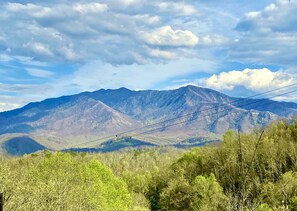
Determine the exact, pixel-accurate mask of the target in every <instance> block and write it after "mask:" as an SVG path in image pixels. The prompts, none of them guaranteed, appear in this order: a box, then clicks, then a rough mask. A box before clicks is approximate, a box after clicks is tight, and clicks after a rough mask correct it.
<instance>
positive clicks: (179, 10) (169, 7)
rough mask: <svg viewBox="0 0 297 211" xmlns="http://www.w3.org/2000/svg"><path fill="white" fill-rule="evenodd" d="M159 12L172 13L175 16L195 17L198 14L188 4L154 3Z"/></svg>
mask: <svg viewBox="0 0 297 211" xmlns="http://www.w3.org/2000/svg"><path fill="white" fill-rule="evenodd" d="M156 6H157V7H158V8H159V11H160V12H166V13H172V14H177V15H185V16H190V15H195V14H197V13H198V11H197V9H196V8H195V7H194V6H193V5H190V4H185V3H182V2H161V3H156Z"/></svg>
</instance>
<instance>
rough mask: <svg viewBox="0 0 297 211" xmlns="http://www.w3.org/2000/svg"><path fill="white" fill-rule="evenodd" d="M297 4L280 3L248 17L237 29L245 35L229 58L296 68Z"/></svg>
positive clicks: (280, 0)
mask: <svg viewBox="0 0 297 211" xmlns="http://www.w3.org/2000/svg"><path fill="white" fill-rule="evenodd" d="M296 22H297V1H289V0H278V1H277V2H276V3H273V4H270V5H268V6H266V7H265V8H264V9H263V10H260V11H253V12H249V13H246V14H245V17H244V18H243V19H242V20H241V21H240V22H239V23H238V24H237V26H236V30H237V31H239V32H241V33H243V36H242V37H241V38H240V39H239V40H238V41H237V42H236V43H235V44H234V45H233V46H232V47H231V50H230V58H231V59H235V60H241V61H245V62H251V63H261V64H274V65H282V66H285V67H296V58H297V52H296V50H295V49H296V47H297V25H296Z"/></svg>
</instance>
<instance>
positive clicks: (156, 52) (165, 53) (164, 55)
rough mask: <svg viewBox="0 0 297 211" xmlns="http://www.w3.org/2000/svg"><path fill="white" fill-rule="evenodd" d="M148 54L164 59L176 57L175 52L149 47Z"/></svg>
mask: <svg viewBox="0 0 297 211" xmlns="http://www.w3.org/2000/svg"><path fill="white" fill-rule="evenodd" d="M149 55H151V56H152V57H156V58H164V59H168V60H170V59H175V58H176V54H175V53H172V52H170V51H162V50H159V49H150V50H149Z"/></svg>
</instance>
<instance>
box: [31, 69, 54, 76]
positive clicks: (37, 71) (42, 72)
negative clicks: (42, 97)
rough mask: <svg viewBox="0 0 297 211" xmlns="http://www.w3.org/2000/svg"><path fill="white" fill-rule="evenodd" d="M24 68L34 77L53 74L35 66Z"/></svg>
mask: <svg viewBox="0 0 297 211" xmlns="http://www.w3.org/2000/svg"><path fill="white" fill-rule="evenodd" d="M26 70H27V72H28V74H29V75H32V76H34V77H39V78H49V77H52V76H53V75H54V73H53V72H50V71H47V70H41V69H36V68H27V69H26Z"/></svg>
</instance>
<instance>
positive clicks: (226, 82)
mask: <svg viewBox="0 0 297 211" xmlns="http://www.w3.org/2000/svg"><path fill="white" fill-rule="evenodd" d="M293 83H297V74H291V73H287V72H285V71H277V72H273V71H271V70H269V69H267V68H263V69H245V70H243V71H237V70H233V71H229V72H221V73H220V74H214V75H212V76H211V77H209V78H207V79H204V80H203V82H202V83H200V84H201V85H204V86H207V87H210V88H213V89H216V90H235V89H236V87H239V86H241V87H245V88H246V89H248V90H252V91H257V92H258V91H267V90H270V89H274V88H280V87H284V86H287V85H290V84H293Z"/></svg>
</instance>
